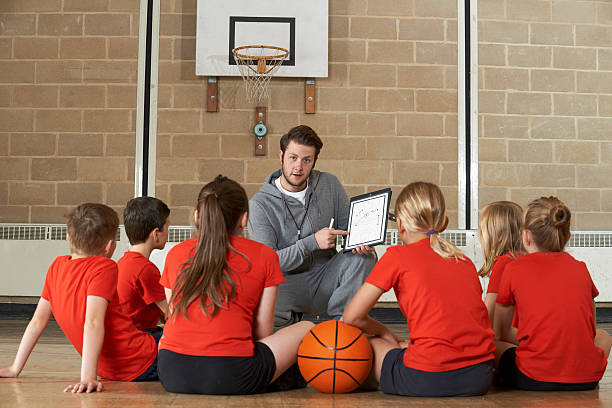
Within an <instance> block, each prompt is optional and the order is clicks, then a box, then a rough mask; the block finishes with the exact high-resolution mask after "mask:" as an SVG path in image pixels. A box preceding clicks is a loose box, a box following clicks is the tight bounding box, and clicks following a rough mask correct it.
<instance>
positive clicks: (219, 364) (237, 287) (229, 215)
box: [159, 176, 313, 394]
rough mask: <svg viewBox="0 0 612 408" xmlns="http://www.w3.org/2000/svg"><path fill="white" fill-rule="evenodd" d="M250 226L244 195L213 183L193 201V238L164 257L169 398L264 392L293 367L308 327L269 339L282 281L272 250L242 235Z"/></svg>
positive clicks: (163, 368)
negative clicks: (194, 231) (172, 396)
mask: <svg viewBox="0 0 612 408" xmlns="http://www.w3.org/2000/svg"><path fill="white" fill-rule="evenodd" d="M247 219H248V199H247V195H246V192H245V191H244V189H243V188H242V187H241V186H240V185H239V184H238V183H236V182H235V181H233V180H230V179H228V178H227V177H223V176H218V177H217V178H215V179H214V180H213V181H212V182H210V183H208V184H207V185H205V186H204V187H203V188H202V190H201V191H200V194H199V196H198V201H197V204H196V210H195V212H194V221H195V226H196V231H197V234H196V235H197V236H196V237H195V238H191V239H189V240H187V241H184V242H182V243H180V244H178V245H177V246H175V247H174V248H172V250H170V252H169V253H168V256H167V257H166V262H165V266H164V271H163V274H162V278H161V281H160V282H161V284H162V285H163V286H164V287H165V290H166V296H167V298H168V302H169V305H170V308H171V311H170V318H169V319H168V321H167V323H166V325H165V327H164V336H163V338H162V339H161V341H160V352H159V353H160V359H159V377H160V381H161V383H162V385H163V386H164V388H165V389H166V390H167V391H170V392H179V393H197V394H252V393H258V392H262V391H264V390H265V389H266V388H267V387H268V386H269V385H270V384H271V383H272V382H273V381H275V380H276V379H277V378H279V376H280V375H281V374H283V373H284V372H285V371H286V370H287V369H288V368H289V367H292V366H294V364H295V362H296V358H297V349H298V346H299V344H300V342H301V340H302V338H303V337H304V335H305V334H306V333H307V332H308V330H310V328H311V327H312V326H313V324H312V323H310V322H300V323H296V324H294V325H292V326H290V327H287V328H285V329H282V330H279V331H278V332H276V333H274V332H273V325H274V322H273V321H274V307H275V303H276V296H277V293H278V285H279V284H280V283H281V282H283V275H282V273H281V270H280V266H279V263H278V256H277V255H276V253H275V252H274V251H273V250H272V249H270V248H268V247H267V246H265V245H263V244H260V243H257V242H255V241H251V240H248V239H246V238H243V237H242V236H241V234H242V230H243V228H244V227H245V226H246V224H247ZM294 368H295V366H294Z"/></svg>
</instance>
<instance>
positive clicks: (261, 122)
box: [253, 106, 268, 156]
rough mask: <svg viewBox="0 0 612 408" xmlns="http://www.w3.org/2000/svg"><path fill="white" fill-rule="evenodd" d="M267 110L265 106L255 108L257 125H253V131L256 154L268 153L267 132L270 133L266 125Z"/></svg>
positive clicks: (263, 154)
mask: <svg viewBox="0 0 612 408" xmlns="http://www.w3.org/2000/svg"><path fill="white" fill-rule="evenodd" d="M267 110H268V109H267V108H266V107H265V106H258V107H256V108H255V126H254V127H253V133H254V134H255V156H265V155H266V134H267V133H268V127H267V125H266V119H267V118H266V113H267Z"/></svg>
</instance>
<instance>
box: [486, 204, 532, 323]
mask: <svg viewBox="0 0 612 408" xmlns="http://www.w3.org/2000/svg"><path fill="white" fill-rule="evenodd" d="M522 222H523V209H522V208H521V206H520V205H518V204H517V203H513V202H512V201H495V202H492V203H489V204H487V205H485V207H484V208H483V209H482V213H481V214H480V219H479V220H478V239H479V240H480V245H481V246H482V253H483V255H484V265H482V268H480V270H479V271H478V274H479V275H480V276H482V277H489V284H488V285H487V294H486V296H485V300H484V302H485V306H487V311H488V312H489V319H490V320H491V327H493V329H494V330H495V319H494V318H495V300H496V299H497V293H498V292H499V284H500V282H501V279H502V276H503V275H504V269H505V268H506V265H508V263H510V262H512V261H513V260H514V259H516V258H517V257H519V256H520V255H522V254H523V244H522V243H521V224H522Z"/></svg>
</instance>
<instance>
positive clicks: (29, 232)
mask: <svg viewBox="0 0 612 408" xmlns="http://www.w3.org/2000/svg"><path fill="white" fill-rule="evenodd" d="M121 228H123V226H120V228H119V230H118V231H117V238H116V239H117V241H121ZM67 232H68V227H66V226H65V225H62V224H58V225H53V224H44V225H43V224H0V240H8V241H63V240H65V239H66V234H67Z"/></svg>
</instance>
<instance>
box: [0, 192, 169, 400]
mask: <svg viewBox="0 0 612 408" xmlns="http://www.w3.org/2000/svg"><path fill="white" fill-rule="evenodd" d="M67 218H68V223H67V225H68V235H67V238H66V239H67V241H68V242H69V243H70V252H71V255H64V256H59V257H57V258H56V259H55V261H54V262H53V263H52V264H51V266H50V267H49V270H48V272H47V276H46V279H45V285H44V288H43V291H42V295H41V298H40V300H39V302H38V305H37V306H36V311H35V312H34V316H33V317H32V320H31V321H30V323H29V324H28V327H27V328H26V330H25V332H24V334H23V337H22V339H21V343H20V345H19V349H18V350H17V355H16V356H15V360H14V362H13V364H12V365H11V366H10V367H6V368H3V369H0V377H17V376H18V375H19V374H20V373H21V370H22V369H23V367H24V366H25V364H26V362H27V360H28V357H29V356H30V353H31V352H32V350H33V348H34V346H35V345H36V343H37V342H38V339H39V338H40V335H41V334H42V332H43V331H44V329H45V327H46V326H47V323H48V322H49V319H50V318H51V314H53V316H54V317H55V320H56V321H57V323H58V324H59V326H60V327H61V329H62V330H63V332H64V334H65V335H66V337H68V340H70V343H72V345H73V346H74V348H75V349H76V350H77V352H78V353H79V354H80V355H81V356H82V359H81V380H80V382H78V383H76V384H71V385H69V386H68V387H67V388H66V389H65V390H64V391H72V392H75V393H79V392H94V391H102V388H103V386H102V383H101V382H99V381H98V375H100V376H101V377H103V378H106V379H109V380H118V381H143V380H151V379H153V376H152V370H153V369H154V368H155V369H156V367H157V346H156V340H155V338H154V337H153V336H152V335H150V334H147V333H143V332H141V331H139V330H138V329H136V328H135V327H134V326H133V324H132V322H131V320H130V319H129V318H128V317H127V316H126V315H125V313H124V312H123V309H122V308H121V305H120V303H119V298H118V296H117V264H116V263H115V262H114V261H112V260H111V259H110V257H111V256H112V255H113V252H114V251H115V247H116V241H115V240H116V236H117V229H118V227H119V217H118V216H117V213H116V212H115V211H114V210H113V209H112V208H110V207H108V206H106V205H104V204H96V203H85V204H81V205H79V206H78V207H76V208H75V209H74V210H73V211H71V212H70V214H68V216H67Z"/></svg>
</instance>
